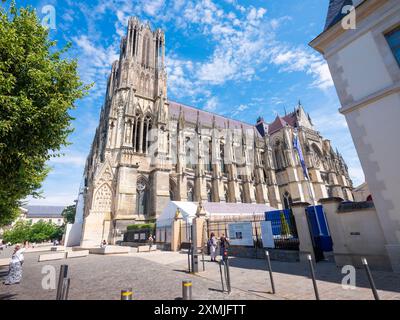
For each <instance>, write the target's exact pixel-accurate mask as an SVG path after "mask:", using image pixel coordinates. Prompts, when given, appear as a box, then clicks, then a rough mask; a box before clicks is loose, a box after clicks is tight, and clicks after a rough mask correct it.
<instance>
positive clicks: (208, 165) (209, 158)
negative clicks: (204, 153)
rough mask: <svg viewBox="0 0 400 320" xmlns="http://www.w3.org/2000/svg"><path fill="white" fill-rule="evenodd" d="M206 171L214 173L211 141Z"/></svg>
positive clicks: (210, 142)
mask: <svg viewBox="0 0 400 320" xmlns="http://www.w3.org/2000/svg"><path fill="white" fill-rule="evenodd" d="M206 169H207V170H208V171H209V172H212V171H213V166H212V141H211V140H210V141H209V142H208V159H207V163H206Z"/></svg>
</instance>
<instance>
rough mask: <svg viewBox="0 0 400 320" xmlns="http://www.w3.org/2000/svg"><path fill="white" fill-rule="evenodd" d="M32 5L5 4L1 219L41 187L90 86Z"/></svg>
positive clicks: (0, 78) (0, 53) (1, 19)
mask: <svg viewBox="0 0 400 320" xmlns="http://www.w3.org/2000/svg"><path fill="white" fill-rule="evenodd" d="M68 47H69V46H67V47H65V48H63V49H62V50H57V48H56V42H55V41H51V40H49V31H48V30H47V29H46V28H44V27H42V26H41V24H40V22H39V19H38V17H37V15H36V12H35V11H34V10H33V9H31V8H29V7H28V8H17V7H16V5H15V3H14V2H12V4H11V5H10V7H9V8H8V9H7V8H4V7H1V8H0V225H4V224H7V223H9V222H10V220H11V221H12V219H13V218H15V216H16V215H17V210H18V206H20V205H21V203H20V201H21V199H24V198H26V197H27V196H28V195H32V196H34V197H39V196H40V192H39V191H38V190H39V189H40V187H41V183H42V181H43V180H44V178H45V177H46V175H47V173H48V171H49V168H48V166H47V165H46V161H48V160H49V159H50V158H51V157H55V156H60V149H61V147H62V146H65V145H67V144H68V142H67V137H68V135H69V134H70V133H71V131H72V128H71V120H73V118H72V117H71V116H70V114H69V111H70V110H71V109H73V108H74V107H75V106H74V102H75V101H76V100H77V99H79V98H81V97H83V96H84V95H85V94H86V93H87V90H88V89H89V86H86V85H83V83H82V82H81V81H80V79H79V76H78V73H77V62H76V60H69V59H64V58H62V55H63V54H64V53H65V52H66V50H67V49H68Z"/></svg>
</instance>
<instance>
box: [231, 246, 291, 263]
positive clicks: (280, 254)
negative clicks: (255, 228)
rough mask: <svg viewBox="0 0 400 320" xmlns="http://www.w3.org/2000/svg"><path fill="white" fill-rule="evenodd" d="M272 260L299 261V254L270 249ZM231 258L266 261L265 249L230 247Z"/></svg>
mask: <svg viewBox="0 0 400 320" xmlns="http://www.w3.org/2000/svg"><path fill="white" fill-rule="evenodd" d="M268 251H269V256H270V258H271V260H276V261H283V262H297V261H299V252H298V251H295V250H281V249H268ZM228 253H229V255H230V256H233V257H239V258H251V259H265V249H263V248H254V247H245V246H230V247H229V249H228Z"/></svg>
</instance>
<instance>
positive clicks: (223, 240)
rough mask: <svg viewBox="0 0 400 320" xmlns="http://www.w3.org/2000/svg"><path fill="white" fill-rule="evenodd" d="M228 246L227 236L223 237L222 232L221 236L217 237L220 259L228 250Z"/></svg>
mask: <svg viewBox="0 0 400 320" xmlns="http://www.w3.org/2000/svg"><path fill="white" fill-rule="evenodd" d="M228 246H229V241H228V238H227V237H225V234H222V236H221V237H220V238H219V254H220V255H221V259H223V258H224V256H225V252H226V251H227V250H228V249H227V248H228Z"/></svg>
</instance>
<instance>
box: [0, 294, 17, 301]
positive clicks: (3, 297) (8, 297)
mask: <svg viewBox="0 0 400 320" xmlns="http://www.w3.org/2000/svg"><path fill="white" fill-rule="evenodd" d="M16 296H17V295H16V294H11V293H1V294H0V300H16V299H15V297H16Z"/></svg>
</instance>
